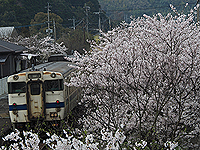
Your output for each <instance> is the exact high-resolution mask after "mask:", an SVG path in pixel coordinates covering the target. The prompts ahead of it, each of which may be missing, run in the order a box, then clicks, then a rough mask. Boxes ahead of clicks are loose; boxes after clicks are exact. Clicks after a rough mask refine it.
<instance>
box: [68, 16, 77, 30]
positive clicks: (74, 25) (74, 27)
mask: <svg viewBox="0 0 200 150" xmlns="http://www.w3.org/2000/svg"><path fill="white" fill-rule="evenodd" d="M68 20H72V21H73V29H74V30H75V29H76V24H75V21H76V19H75V18H74V16H73V19H68Z"/></svg>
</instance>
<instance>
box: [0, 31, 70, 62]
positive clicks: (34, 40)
mask: <svg viewBox="0 0 200 150" xmlns="http://www.w3.org/2000/svg"><path fill="white" fill-rule="evenodd" d="M3 40H5V41H8V42H11V43H14V44H17V45H21V46H24V47H26V48H27V50H28V53H31V54H37V55H38V56H40V61H41V62H44V61H46V60H47V59H48V57H49V56H50V55H51V54H63V55H67V51H68V48H67V47H66V46H65V45H64V44H63V43H62V42H61V43H57V42H54V39H52V38H51V37H48V36H47V37H44V38H41V37H40V35H39V34H38V35H33V36H31V37H22V36H18V37H7V38H4V39H3Z"/></svg>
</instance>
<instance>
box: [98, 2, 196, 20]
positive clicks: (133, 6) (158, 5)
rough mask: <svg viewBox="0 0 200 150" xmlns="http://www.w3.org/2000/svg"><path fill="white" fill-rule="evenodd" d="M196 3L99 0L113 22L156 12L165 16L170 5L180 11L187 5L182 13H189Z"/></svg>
mask: <svg viewBox="0 0 200 150" xmlns="http://www.w3.org/2000/svg"><path fill="white" fill-rule="evenodd" d="M196 2H197V0H99V3H100V5H101V7H102V9H103V10H104V11H106V13H107V14H108V15H109V16H111V17H112V19H114V20H123V19H128V18H129V16H130V15H132V16H134V17H141V16H142V15H143V14H147V15H153V14H156V13H158V12H161V13H162V14H166V13H168V12H170V7H169V5H170V4H172V5H174V6H176V8H177V9H178V10H180V11H182V10H183V9H184V6H185V4H186V3H188V4H189V5H188V7H187V8H186V9H184V11H189V10H190V9H191V8H193V7H194V5H195V4H196Z"/></svg>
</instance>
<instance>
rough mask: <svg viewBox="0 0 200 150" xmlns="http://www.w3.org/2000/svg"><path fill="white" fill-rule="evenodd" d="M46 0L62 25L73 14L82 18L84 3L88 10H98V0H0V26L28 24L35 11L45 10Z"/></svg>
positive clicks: (66, 23) (67, 22)
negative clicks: (59, 18)
mask: <svg viewBox="0 0 200 150" xmlns="http://www.w3.org/2000/svg"><path fill="white" fill-rule="evenodd" d="M48 2H49V4H50V6H51V7H50V10H51V13H54V14H57V15H59V16H60V17H61V18H62V19H63V22H62V24H63V25H64V26H70V25H71V24H72V21H70V20H69V19H72V17H73V16H74V17H75V18H76V19H77V20H78V19H80V18H83V15H85V13H84V8H83V7H84V4H85V3H86V4H87V5H88V6H89V7H90V11H98V10H99V2H98V0H75V1H74V0H59V1H56V0H0V26H19V25H28V24H30V22H31V19H33V18H34V16H35V14H36V13H39V12H45V13H46V12H47V3H48ZM97 19H98V17H97Z"/></svg>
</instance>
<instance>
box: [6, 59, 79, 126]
mask: <svg viewBox="0 0 200 150" xmlns="http://www.w3.org/2000/svg"><path fill="white" fill-rule="evenodd" d="M71 65H74V64H73V63H72V62H67V61H56V62H55V61H52V62H47V63H45V64H40V65H37V66H35V67H33V68H32V69H31V70H30V69H27V70H24V71H23V72H20V73H17V74H14V75H11V76H9V77H8V80H7V84H8V103H9V115H10V120H11V123H12V124H13V128H16V129H23V128H24V127H25V126H26V125H27V124H29V125H31V126H35V123H36V122H38V121H40V122H45V123H46V124H48V125H51V126H54V127H55V126H56V127H59V126H61V122H62V120H63V119H65V118H66V117H67V116H69V113H70V111H71V110H72V109H73V108H74V107H76V106H77V104H78V102H79V101H80V99H81V89H80V88H79V87H73V86H66V85H65V84H64V83H65V82H69V80H70V74H71V73H72V72H75V71H76V69H75V68H74V67H71Z"/></svg>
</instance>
